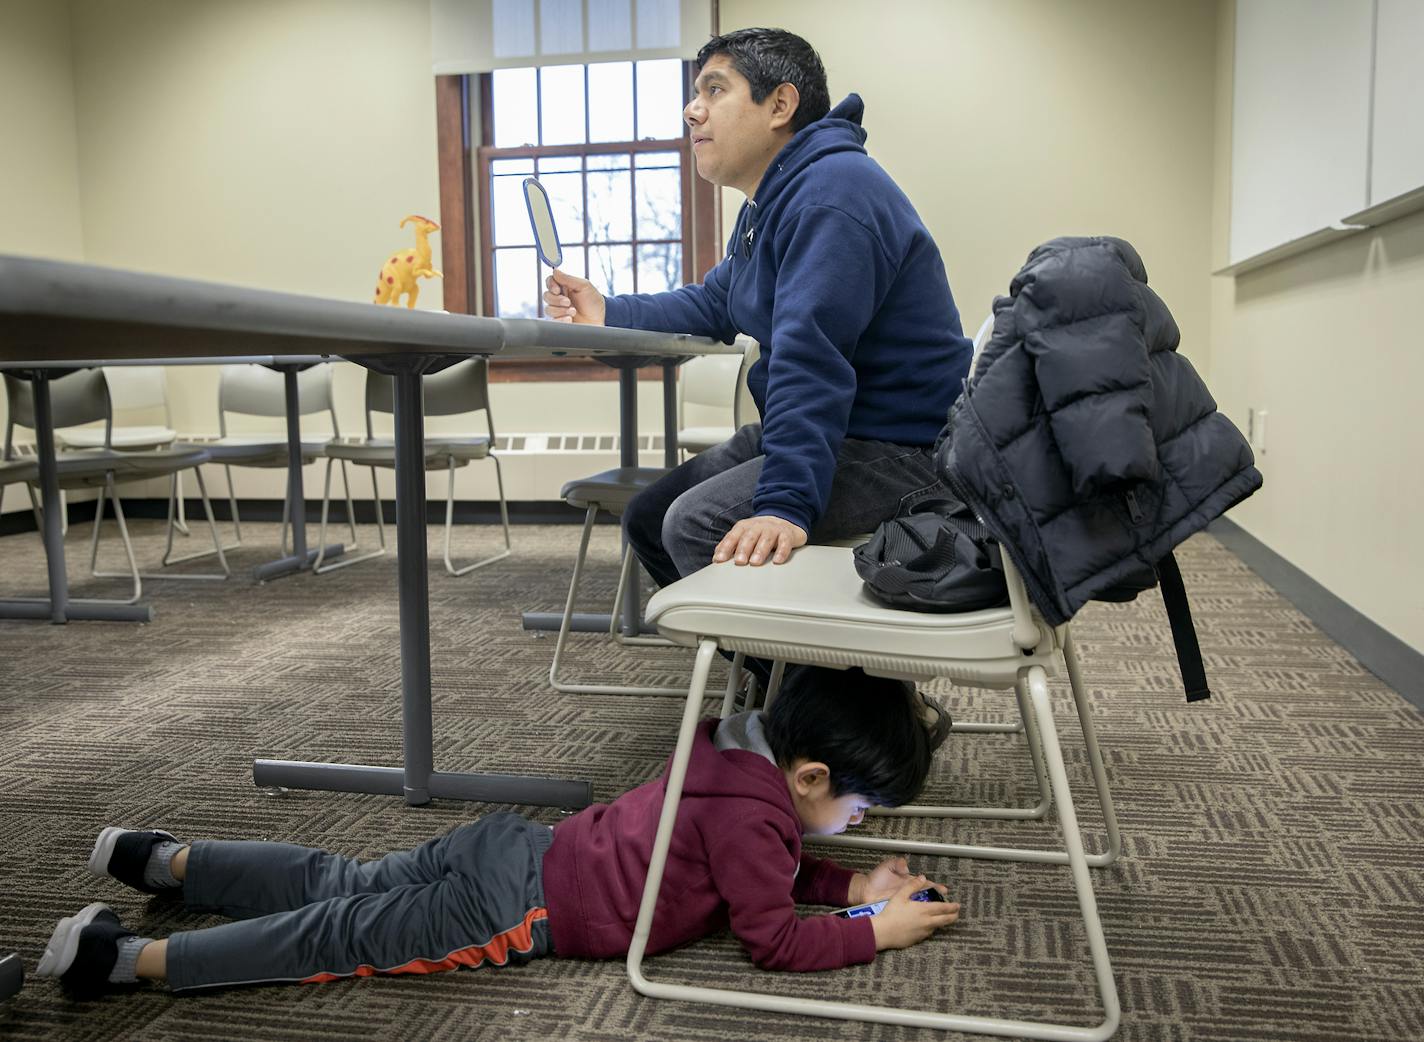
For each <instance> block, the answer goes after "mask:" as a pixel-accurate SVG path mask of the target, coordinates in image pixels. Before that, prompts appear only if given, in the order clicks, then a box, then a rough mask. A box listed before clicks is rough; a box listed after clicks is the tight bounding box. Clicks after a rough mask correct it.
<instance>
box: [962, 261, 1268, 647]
mask: <svg viewBox="0 0 1424 1042" xmlns="http://www.w3.org/2000/svg"><path fill="white" fill-rule="evenodd" d="M1009 294H1010V295H1009V296H1007V297H999V298H998V299H996V300H995V301H994V333H993V336H992V338H991V339H990V341H989V343H988V344H987V345H986V346H985V348H984V351H983V353H982V355H981V356H980V358H979V361H978V363H977V365H976V367H975V371H974V375H973V377H972V378H971V379H970V380H969V381H966V384H965V390H964V394H963V395H961V396H960V398H959V399H958V401H956V402H955V404H954V407H953V408H952V409H951V410H950V418H949V424H948V426H947V427H946V431H945V435H943V436H942V440H941V442H940V449H939V462H940V467H941V472H942V473H943V474H944V476H945V477H946V478H947V480H948V481H949V483H950V485H951V487H953V488H954V490H955V492H956V493H957V494H958V495H959V496H960V498H961V499H963V500H964V501H965V502H966V503H967V504H968V505H969V506H970V507H971V508H973V510H974V512H975V513H976V514H977V515H978V516H979V518H980V520H982V521H983V522H984V524H985V525H986V526H987V527H988V529H989V531H990V532H991V533H992V534H993V536H994V538H995V539H996V540H997V541H998V542H999V543H1000V545H1001V546H1002V547H1003V548H1004V550H1005V551H1007V552H1008V553H1009V555H1010V556H1011V557H1012V558H1013V561H1014V563H1015V564H1016V565H1017V566H1018V567H1019V570H1020V571H1021V572H1022V573H1023V577H1024V582H1025V584H1026V586H1027V587H1028V591H1029V596H1030V597H1031V598H1032V600H1033V602H1034V604H1035V605H1036V606H1037V608H1038V610H1039V611H1040V612H1041V613H1042V614H1043V617H1044V619H1045V620H1047V621H1048V622H1049V623H1050V624H1053V625H1058V624H1060V623H1063V622H1066V621H1068V619H1070V618H1071V617H1072V616H1073V615H1074V614H1075V613H1076V612H1077V611H1078V609H1079V608H1081V607H1082V606H1083V605H1084V604H1086V603H1087V602H1088V601H1090V600H1094V599H1106V600H1117V599H1123V598H1124V596H1131V595H1132V594H1133V593H1134V592H1136V591H1137V590H1140V589H1144V588H1146V587H1148V586H1150V585H1152V583H1153V581H1154V579H1153V571H1154V569H1156V568H1157V567H1158V566H1159V563H1160V562H1163V561H1164V560H1165V561H1167V562H1170V557H1169V555H1170V553H1171V550H1172V548H1173V547H1174V546H1176V545H1177V544H1178V543H1180V542H1182V540H1184V539H1186V538H1187V537H1188V536H1189V535H1191V534H1192V533H1193V532H1197V531H1199V530H1201V529H1202V528H1205V527H1206V525H1207V523H1208V522H1209V521H1211V520H1212V519H1213V518H1215V517H1218V516H1219V515H1221V514H1222V513H1223V512H1225V511H1226V510H1227V509H1228V508H1230V507H1231V506H1232V505H1234V504H1235V503H1238V502H1240V501H1241V500H1242V499H1245V498H1246V497H1247V496H1249V495H1250V494H1251V493H1252V492H1254V491H1256V489H1258V488H1260V487H1261V474H1260V472H1259V471H1258V470H1257V469H1256V468H1255V466H1254V465H1253V464H1254V459H1253V458H1252V455H1251V450H1250V448H1249V446H1248V445H1247V444H1246V439H1245V438H1243V437H1242V436H1241V432H1240V431H1239V430H1237V429H1236V427H1235V426H1234V425H1233V424H1232V423H1231V421H1230V420H1228V419H1227V418H1226V417H1225V416H1223V415H1221V414H1220V413H1219V412H1217V411H1216V402H1215V401H1214V400H1213V399H1212V397H1211V394H1210V392H1209V391H1207V389H1206V385H1205V384H1204V383H1203V382H1202V380H1201V377H1199V376H1198V375H1197V372H1196V370H1195V369H1193V368H1192V364H1191V362H1189V361H1188V360H1187V359H1186V358H1185V357H1184V356H1182V355H1179V354H1178V353H1177V345H1178V343H1179V341H1180V339H1181V334H1180V333H1179V331H1178V329H1177V323H1176V322H1175V321H1174V320H1173V318H1172V315H1171V312H1169V311H1168V310H1167V306H1166V305H1165V304H1164V303H1162V300H1161V298H1160V297H1158V296H1157V294H1156V293H1154V292H1153V291H1152V290H1151V289H1149V288H1148V287H1147V272H1146V270H1145V269H1144V268H1143V266H1142V260H1141V258H1140V257H1138V255H1137V251H1136V250H1134V249H1133V248H1132V246H1131V245H1129V244H1128V243H1126V242H1124V241H1123V240H1122V239H1114V238H1109V237H1106V236H1104V237H1094V238H1061V239H1054V240H1053V241H1051V242H1048V243H1045V244H1044V245H1042V246H1039V247H1038V248H1037V249H1035V250H1034V251H1033V252H1032V253H1031V254H1029V257H1028V261H1027V262H1026V263H1025V264H1024V266H1023V268H1022V269H1021V270H1020V271H1019V273H1018V274H1017V275H1016V276H1014V280H1013V282H1012V283H1011V285H1010V288H1009ZM1171 567H1172V568H1173V572H1174V574H1175V564H1174V563H1173V564H1172V565H1171ZM1165 592H1166V589H1165V586H1164V593H1165ZM1175 625H1176V620H1175V619H1174V626H1175Z"/></svg>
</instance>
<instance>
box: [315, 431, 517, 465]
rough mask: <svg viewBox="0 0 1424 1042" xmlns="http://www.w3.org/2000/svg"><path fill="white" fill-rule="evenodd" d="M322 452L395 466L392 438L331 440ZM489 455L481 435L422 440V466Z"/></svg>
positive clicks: (485, 437)
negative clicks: (423, 450)
mask: <svg viewBox="0 0 1424 1042" xmlns="http://www.w3.org/2000/svg"><path fill="white" fill-rule="evenodd" d="M325 454H326V455H327V456H328V457H329V458H331V459H344V460H349V461H351V462H352V463H359V464H360V465H361V466H363V467H394V466H395V465H396V442H395V439H394V438H366V439H363V440H362V441H359V442H338V441H331V442H328V443H327V445H326V450H325ZM489 454H490V440H489V438H488V437H487V436H485V435H482V434H453V435H448V434H447V435H440V434H436V435H432V436H430V437H428V438H426V439H425V469H426V470H441V469H444V468H446V467H448V466H449V465H450V462H451V460H453V461H454V462H455V465H456V466H463V465H464V464H466V463H468V462H470V461H471V460H477V459H485V458H487V457H488V456H489Z"/></svg>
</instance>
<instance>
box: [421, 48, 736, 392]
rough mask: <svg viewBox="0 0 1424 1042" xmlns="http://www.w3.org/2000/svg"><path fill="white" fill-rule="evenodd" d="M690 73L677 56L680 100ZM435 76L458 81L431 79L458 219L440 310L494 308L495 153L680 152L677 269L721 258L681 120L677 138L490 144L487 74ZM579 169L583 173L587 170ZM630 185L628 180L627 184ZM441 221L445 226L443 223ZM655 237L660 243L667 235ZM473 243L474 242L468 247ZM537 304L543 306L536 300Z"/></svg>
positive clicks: (583, 363) (593, 371)
mask: <svg viewBox="0 0 1424 1042" xmlns="http://www.w3.org/2000/svg"><path fill="white" fill-rule="evenodd" d="M585 64H586V63H585ZM696 74H697V73H696V66H695V64H694V63H693V62H690V61H684V62H683V104H684V105H686V101H687V98H688V97H689V96H690V93H689V92H690V91H691V90H692V82H693V80H694V78H695V77H696ZM437 80H450V81H457V83H456V84H452V85H448V86H446V87H444V88H442V87H441V86H440V85H439V84H437V91H436V96H437V108H439V109H442V110H443V111H442V112H440V113H437V121H436V122H437V128H438V129H439V136H440V138H441V148H440V152H441V164H440V167H441V206H442V217H444V218H445V219H446V220H447V221H451V222H453V221H455V220H456V218H455V216H453V214H454V213H456V212H458V221H459V225H460V226H461V232H460V234H459V235H455V236H449V237H446V238H444V240H443V243H442V259H443V260H444V262H445V265H446V268H445V270H446V310H449V311H455V310H457V307H456V306H453V305H456V304H459V305H460V306H459V308H458V310H460V311H463V312H465V313H472V314H473V313H478V314H484V315H489V314H492V313H493V303H494V296H495V286H494V252H495V249H494V243H493V236H492V215H491V200H490V194H491V193H490V191H489V185H490V183H491V180H490V177H491V175H490V170H491V163H493V162H494V161H495V160H500V159H534V160H537V159H539V158H541V157H545V158H547V157H550V156H580V157H587V156H590V155H608V154H621V155H628V154H631V153H638V152H676V153H678V155H679V157H680V160H679V166H680V173H681V185H682V272H683V279H684V285H686V284H688V283H691V282H701V281H702V279H703V278H704V277H705V276H706V274H707V272H708V271H709V270H711V268H712V267H713V266H715V265H716V263H717V262H718V260H720V258H721V248H720V245H719V239H720V234H719V231H718V220H719V211H720V207H719V205H718V203H719V200H718V198H717V197H718V194H719V193H718V190H717V189H716V187H715V186H713V185H712V184H710V183H709V182H707V181H704V180H703V179H702V178H701V177H698V176H696V175H695V167H694V160H693V154H692V139H691V134H690V132H689V128H688V127H687V126H686V124H684V125H683V128H682V136H681V137H680V138H664V139H660V140H647V141H620V142H599V143H597V144H593V143H588V142H585V143H583V144H572V145H523V146H518V147H505V148H496V147H495V146H494V143H493V142H494V113H493V108H494V91H493V80H494V77H493V75H492V74H490V73H480V74H477V75H474V76H440V77H437ZM635 97H636V95H635ZM455 104H458V107H459V108H458V112H459V117H460V118H459V123H458V126H459V128H460V134H459V138H460V140H459V146H460V147H458V148H456V147H455V143H454V142H452V141H451V140H449V139H450V138H452V137H454V133H453V130H454V127H455V126H456V125H457V124H456V123H455V121H454V119H453V118H452V117H451V115H450V110H451V108H452V106H453V105H455ZM475 105H478V106H479V114H480V141H479V143H478V144H475V143H474V142H473V140H472V139H473V136H474V135H473V134H472V127H473V120H472V116H473V114H474V113H473V111H472V110H473V107H474V106H475ZM457 153H463V156H462V157H460V158H461V159H462V162H457V161H456V155H457ZM584 173H585V176H586V174H587V171H584ZM455 177H459V178H460V179H461V181H462V182H463V185H462V186H460V187H463V189H464V190H463V191H462V192H461V191H456V190H454V187H453V186H447V181H451V180H453V179H454V178H455ZM630 180H631V179H630ZM447 187H450V188H451V190H449V191H447ZM634 190H635V189H633V188H631V187H630V191H634ZM447 202H449V204H450V207H451V209H450V210H447V209H446V204H447ZM635 205H636V204H635ZM443 226H444V227H447V228H448V225H443ZM476 232H478V234H476ZM637 235H638V229H637V225H636V221H635V222H634V226H633V228H632V237H631V239H630V240H629V241H630V242H631V243H632V245H633V248H634V250H635V251H636V247H637V244H638V243H639V241H640V240H639V239H638V237H637ZM580 241H582V236H580ZM646 241H654V240H646ZM656 241H660V242H665V241H667V240H656ZM462 243H463V244H464V246H463V253H464V258H463V259H464V261H465V264H464V265H462V267H463V268H464V270H463V271H460V272H458V273H457V278H456V279H455V280H454V281H455V282H457V283H459V284H462V285H463V286H465V287H466V292H465V294H464V296H465V299H464V300H463V301H460V300H456V299H454V297H453V296H452V294H451V292H450V290H451V282H452V279H451V267H452V265H451V264H450V260H451V254H452V253H454V254H456V259H457V261H458V260H459V259H460V258H459V253H460V252H461V244H462ZM475 243H478V245H477V246H475V245H474V244H475ZM476 249H477V250H478V253H479V260H480V265H479V278H478V280H476V278H475V275H474V268H473V261H474V256H473V254H474V252H475V250H476ZM635 255H636V254H635ZM476 281H478V284H479V289H480V291H481V292H480V293H479V295H478V299H479V301H480V306H479V308H478V309H477V308H476V307H475V300H476V295H475V293H474V291H475V289H476V285H475V283H476ZM457 295H458V294H457ZM540 307H541V310H542V302H541V304H540ZM617 375H618V374H617V371H616V370H614V369H613V368H611V367H609V366H606V365H602V364H600V363H598V362H596V361H592V360H589V359H562V358H549V359H519V360H513V359H510V360H500V359H493V360H492V364H491V366H490V379H491V381H494V382H503V381H524V380H613V379H616V378H617ZM638 375H639V378H640V379H655V380H656V379H661V378H662V371H661V367H660V366H652V367H645V368H644V369H642V370H639V374H638Z"/></svg>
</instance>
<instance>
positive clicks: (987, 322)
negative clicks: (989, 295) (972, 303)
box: [969, 311, 994, 379]
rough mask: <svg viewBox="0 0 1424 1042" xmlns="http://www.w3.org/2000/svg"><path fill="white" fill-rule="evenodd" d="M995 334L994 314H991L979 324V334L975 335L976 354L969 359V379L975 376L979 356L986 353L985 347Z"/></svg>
mask: <svg viewBox="0 0 1424 1042" xmlns="http://www.w3.org/2000/svg"><path fill="white" fill-rule="evenodd" d="M993 333H994V313H993V312H992V311H991V312H989V317H988V318H986V319H984V321H983V322H981V323H979V332H977V333H975V334H974V354H973V355H971V356H970V358H969V377H970V378H971V379H972V378H973V376H974V369H975V367H976V366H977V365H978V364H979V356H980V355H981V354H983V353H984V345H985V344H987V343H988V342H989V337H990V336H992V335H993Z"/></svg>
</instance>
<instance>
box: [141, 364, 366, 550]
mask: <svg viewBox="0 0 1424 1042" xmlns="http://www.w3.org/2000/svg"><path fill="white" fill-rule="evenodd" d="M331 383H332V366H331V364H330V363H323V364H321V365H317V366H313V367H312V368H310V369H306V370H303V371H302V372H300V373H298V374H297V409H298V411H299V413H300V414H301V415H302V416H309V415H311V414H313V413H320V412H324V413H326V414H327V416H328V418H329V419H330V421H331V436H330V437H332V438H336V439H339V438H340V437H341V425H340V424H339V423H338V422H337V419H336V406H335V403H334V401H333V397H332V390H331ZM229 414H232V415H238V416H262V417H269V418H276V417H285V416H286V415H287V397H286V378H285V377H284V376H283V374H282V373H279V372H277V371H276V370H274V369H269V368H267V367H266V366H262V365H225V366H223V367H222V372H221V374H220V376H219V377H218V432H219V437H218V438H217V439H216V440H213V441H205V442H202V443H201V444H193V445H184V446H183V447H184V448H193V449H201V450H203V451H204V452H206V453H207V454H208V456H209V458H210V460H211V462H213V463H215V464H220V465H221V466H222V468H223V474H224V476H225V477H226V479H227V494H228V504H229V509H230V510H231V512H232V527H233V542H232V543H231V544H229V545H228V546H225V547H224V548H223V549H224V550H229V551H230V550H235V549H237V548H238V547H240V546H241V545H242V518H241V515H240V514H239V513H238V508H237V493H236V492H235V491H234V489H233V482H232V468H233V467H257V468H262V469H281V470H285V469H286V468H287V467H288V465H289V464H290V457H289V450H288V445H287V439H286V437H285V435H277V434H234V433H231V432H230V431H229V430H228V416H229ZM329 440H330V439H329V438H328V436H326V435H318V436H316V437H305V436H304V437H303V438H302V463H303V464H307V463H312V462H315V461H316V460H317V459H318V458H320V457H322V456H323V455H325V452H326V447H327V443H328V441H329ZM341 475H342V484H343V487H344V488H345V491H346V514H347V518H348V520H349V522H350V530H351V546H349V547H348V548H347V549H354V548H355V546H356V519H355V515H356V512H355V509H354V508H353V506H352V503H351V482H350V479H349V476H348V474H347V470H346V464H345V462H342V464H341ZM291 511H292V504H291V502H290V500H289V499H288V498H287V497H286V496H285V495H284V497H283V503H282V554H283V556H285V555H286V553H287V530H288V524H289V522H290V519H291ZM211 553H212V551H211V550H204V551H201V552H199V553H194V554H188V555H187V556H184V557H175V558H172V559H171V560H170V559H168V558H165V559H164V563H165V564H176V563H178V562H180V561H188V560H192V559H194V558H196V557H206V556H208V555H210V554H211Z"/></svg>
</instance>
